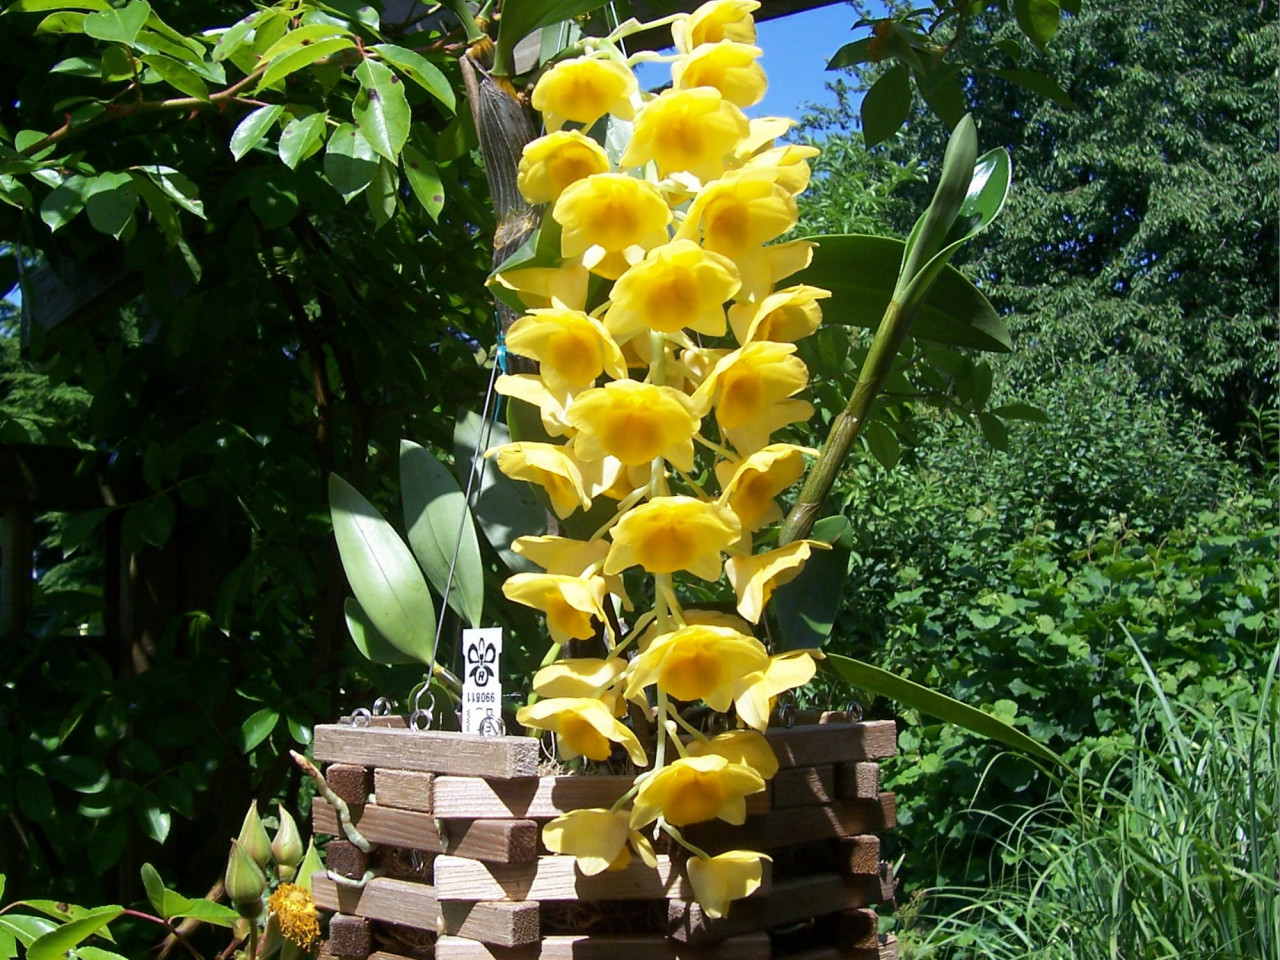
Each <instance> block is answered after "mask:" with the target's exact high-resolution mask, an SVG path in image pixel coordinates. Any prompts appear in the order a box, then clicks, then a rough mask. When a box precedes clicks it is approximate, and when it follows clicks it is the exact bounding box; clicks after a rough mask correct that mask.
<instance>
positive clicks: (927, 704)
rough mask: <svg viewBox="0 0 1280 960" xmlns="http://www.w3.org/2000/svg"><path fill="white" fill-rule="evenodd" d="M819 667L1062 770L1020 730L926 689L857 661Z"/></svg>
mask: <svg viewBox="0 0 1280 960" xmlns="http://www.w3.org/2000/svg"><path fill="white" fill-rule="evenodd" d="M822 665H823V667H824V668H825V669H826V670H827V671H828V672H830V673H832V674H834V675H835V676H837V677H839V678H840V679H842V680H844V681H845V682H846V683H848V684H851V685H852V686H855V687H858V688H860V689H862V690H866V691H868V692H869V693H873V694H876V695H878V696H881V697H888V698H889V699H890V700H895V701H897V702H898V703H900V704H902V705H904V706H907V707H911V708H912V709H915V710H919V711H920V712H921V713H927V714H929V715H930V716H932V717H937V718H938V719H939V720H942V721H945V722H946V723H953V724H955V725H956V726H958V727H962V728H963V729H965V730H968V731H970V732H972V733H976V734H978V735H979V736H983V737H989V738H990V739H992V740H998V741H1000V742H1001V743H1003V744H1007V745H1008V746H1010V747H1013V748H1014V749H1015V750H1022V751H1025V752H1026V753H1030V754H1034V755H1035V756H1037V757H1040V758H1041V759H1044V760H1047V761H1049V762H1050V763H1053V764H1058V765H1062V766H1065V764H1063V761H1062V759H1061V758H1060V757H1059V756H1058V755H1057V754H1056V753H1054V752H1053V751H1052V750H1050V749H1049V748H1048V747H1046V746H1045V745H1044V744H1042V743H1039V742H1038V741H1036V740H1033V739H1031V738H1030V737H1029V736H1027V735H1026V734H1025V733H1023V732H1022V731H1021V730H1018V729H1017V728H1016V727H1012V726H1010V725H1009V724H1007V723H1005V722H1004V721H1003V720H998V719H996V718H995V717H993V716H991V715H990V714H989V713H983V712H982V711H981V710H977V709H975V708H973V707H971V706H969V705H968V704H964V703H961V702H960V701H959V700H955V699H953V698H951V697H948V696H947V695H946V694H943V693H938V692H937V691H936V690H930V689H929V688H928V687H923V686H921V685H920V684H918V683H915V682H913V681H911V680H907V679H904V678H903V677H898V676H895V675H894V674H892V673H889V672H888V671H887V670H881V669H880V668H879V667H873V666H872V665H871V664H869V663H863V662H862V661H861V660H854V659H852V658H850V657H843V656H840V655H839V654H834V653H829V654H827V657H826V659H825V660H823V661H822Z"/></svg>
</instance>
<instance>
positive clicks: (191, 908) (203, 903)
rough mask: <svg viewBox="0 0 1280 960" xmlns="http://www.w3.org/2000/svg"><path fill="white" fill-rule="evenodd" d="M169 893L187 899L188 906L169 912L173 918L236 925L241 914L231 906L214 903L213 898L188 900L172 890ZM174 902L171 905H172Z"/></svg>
mask: <svg viewBox="0 0 1280 960" xmlns="http://www.w3.org/2000/svg"><path fill="white" fill-rule="evenodd" d="M168 893H169V894H170V895H171V896H173V897H177V899H178V900H186V902H187V906H185V907H183V908H182V909H180V910H174V911H173V912H172V913H170V914H169V919H171V920H183V919H186V918H188V917H189V918H190V919H192V920H199V921H200V922H201V923H211V924H213V925H214V926H218V927H232V926H235V924H236V921H237V920H239V919H240V915H239V914H238V913H236V912H235V911H234V910H232V909H231V908H230V907H228V906H225V905H223V904H221V903H214V902H213V901H212V900H188V899H187V898H186V897H179V896H178V895H177V894H176V893H174V892H173V891H172V890H170V891H168ZM172 905H173V904H172V902H171V903H170V906H172Z"/></svg>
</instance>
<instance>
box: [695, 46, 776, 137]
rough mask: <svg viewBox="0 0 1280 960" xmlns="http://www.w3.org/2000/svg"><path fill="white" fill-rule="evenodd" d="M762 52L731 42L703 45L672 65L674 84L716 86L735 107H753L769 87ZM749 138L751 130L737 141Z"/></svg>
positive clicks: (755, 48) (762, 97) (758, 49)
mask: <svg viewBox="0 0 1280 960" xmlns="http://www.w3.org/2000/svg"><path fill="white" fill-rule="evenodd" d="M760 52H761V51H760V48H759V47H753V46H751V44H749V43H735V42H734V41H732V40H721V41H720V42H719V43H704V44H702V45H701V46H699V47H696V48H695V49H694V50H693V51H692V52H691V53H690V54H689V55H688V56H687V57H684V58H682V59H680V60H677V61H676V62H675V63H674V64H672V67H671V79H672V85H673V86H674V87H675V89H677V90H688V89H691V88H694V87H714V88H715V89H716V90H718V91H720V95H721V96H722V97H724V98H725V99H726V100H727V101H729V102H730V103H732V104H733V105H734V106H737V107H743V108H746V107H751V106H754V105H755V104H757V103H759V102H760V101H761V100H763V99H764V95H765V91H766V90H767V88H768V81H767V80H766V78H765V74H764V68H763V67H761V66H760V64H759V63H758V62H757V61H758V60H759V57H760ZM749 135H750V129H749V128H748V130H747V131H745V132H744V133H743V134H742V135H740V136H739V137H738V141H739V142H741V141H742V140H745V139H746V138H747V137H748V136H749Z"/></svg>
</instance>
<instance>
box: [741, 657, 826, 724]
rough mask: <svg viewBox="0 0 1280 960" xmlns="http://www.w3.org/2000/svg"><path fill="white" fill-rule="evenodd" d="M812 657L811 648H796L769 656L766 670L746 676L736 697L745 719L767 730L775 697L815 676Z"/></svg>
mask: <svg viewBox="0 0 1280 960" xmlns="http://www.w3.org/2000/svg"><path fill="white" fill-rule="evenodd" d="M813 657H814V654H813V653H812V652H810V651H808V650H793V651H791V652H790V653H784V654H779V655H778V656H776V657H772V658H770V660H769V664H768V666H766V667H765V669H764V670H761V671H758V672H756V673H750V674H746V675H745V676H743V677H742V679H741V680H740V681H739V683H738V690H737V692H736V693H735V694H734V701H733V702H734V706H735V707H736V709H737V711H738V716H739V717H740V718H741V719H742V721H743V722H744V723H746V724H747V725H748V726H750V727H754V728H755V729H756V730H764V729H765V727H767V726H768V724H769V713H770V711H771V709H772V703H773V698H774V697H777V696H778V695H780V694H782V693H785V692H786V691H787V690H791V689H794V688H795V687H801V686H804V684H806V683H808V682H809V681H810V680H811V679H813V675H814V673H815V672H816V671H817V665H816V664H815V663H814V662H813Z"/></svg>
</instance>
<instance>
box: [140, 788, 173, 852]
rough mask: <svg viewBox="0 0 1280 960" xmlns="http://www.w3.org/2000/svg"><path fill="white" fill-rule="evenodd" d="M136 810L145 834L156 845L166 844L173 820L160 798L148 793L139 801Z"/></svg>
mask: <svg viewBox="0 0 1280 960" xmlns="http://www.w3.org/2000/svg"><path fill="white" fill-rule="evenodd" d="M134 809H135V810H136V811H137V812H138V823H139V824H141V826H142V829H143V832H145V833H146V835H147V836H149V837H150V838H151V839H152V840H154V841H155V842H156V843H164V842H165V840H166V839H168V837H169V827H170V826H171V825H172V823H173V818H172V817H171V815H170V813H169V809H168V808H167V807H166V806H165V805H164V804H163V803H161V802H160V798H159V797H157V796H156V795H155V794H154V793H151V792H150V791H147V792H146V793H144V794H143V796H142V797H141V798H140V799H139V800H138V805H137V806H136V807H134Z"/></svg>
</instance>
